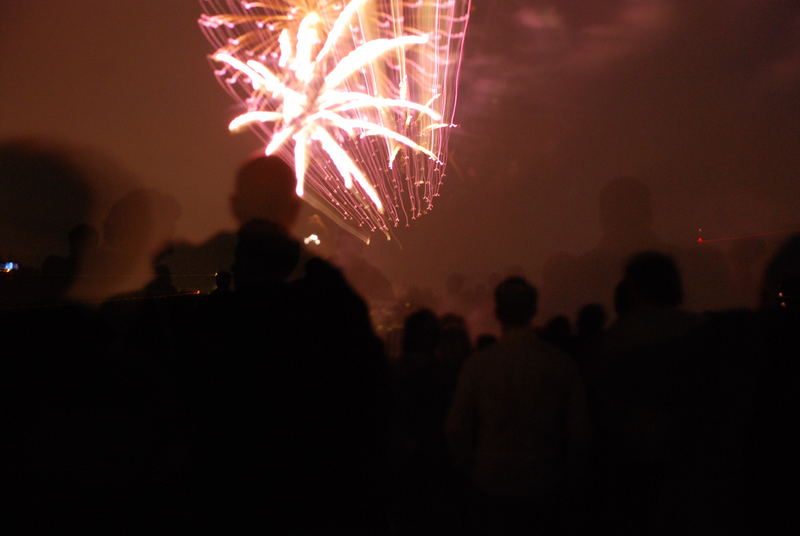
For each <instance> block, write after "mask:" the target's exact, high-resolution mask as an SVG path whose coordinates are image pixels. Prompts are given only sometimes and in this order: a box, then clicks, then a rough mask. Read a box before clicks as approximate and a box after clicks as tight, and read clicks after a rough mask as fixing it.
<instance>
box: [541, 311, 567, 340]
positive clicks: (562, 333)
mask: <svg viewBox="0 0 800 536" xmlns="http://www.w3.org/2000/svg"><path fill="white" fill-rule="evenodd" d="M542 332H543V334H544V335H545V336H546V338H547V339H548V340H550V341H552V342H559V343H560V342H564V341H566V340H567V339H569V338H570V337H571V336H572V325H571V324H570V322H569V318H567V317H566V316H564V315H558V316H554V317H553V318H551V319H550V320H548V321H547V323H546V324H545V325H544V328H543V329H542Z"/></svg>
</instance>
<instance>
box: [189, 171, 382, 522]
mask: <svg viewBox="0 0 800 536" xmlns="http://www.w3.org/2000/svg"><path fill="white" fill-rule="evenodd" d="M260 160H269V162H261V163H253V162H249V163H247V164H245V166H244V167H243V170H244V171H243V175H241V176H242V177H244V179H245V182H248V181H249V178H252V177H251V176H250V174H251V173H257V174H264V175H263V176H259V178H258V180H257V181H254V182H258V183H263V184H273V187H272V194H273V197H272V198H271V199H270V201H269V202H268V203H266V202H265V203H260V204H259V203H255V204H250V203H244V200H241V199H240V200H239V201H242V202H243V203H244V205H246V206H249V207H251V208H252V207H258V208H257V210H262V209H263V210H269V211H271V212H272V214H273V215H274V216H275V217H276V218H278V220H276V221H268V220H263V219H261V220H259V219H257V220H252V221H249V222H247V223H245V224H244V225H243V226H242V228H241V229H240V231H239V233H238V235H237V243H236V247H235V251H234V257H233V264H232V274H233V282H234V288H235V292H234V301H233V303H232V306H231V308H230V309H228V310H226V312H225V314H224V315H221V314H219V311H214V310H213V308H214V307H213V305H214V304H213V302H206V305H207V306H210V307H209V308H207V309H206V311H205V313H204V314H206V315H209V317H210V318H212V319H214V320H213V321H212V323H211V325H213V326H214V329H208V326H209V324H208V323H207V322H199V323H198V326H197V327H198V331H197V332H196V333H195V335H194V339H195V344H194V345H193V348H194V351H193V352H192V354H193V356H192V357H193V362H194V363H195V367H196V372H195V374H196V380H195V381H193V382H192V383H193V384H194V385H193V387H192V391H193V392H194V393H195V394H194V395H193V402H192V404H191V407H192V414H193V415H194V417H193V421H194V423H195V426H196V429H197V436H196V439H195V447H196V449H197V451H196V455H197V457H198V459H199V467H202V468H203V470H202V472H201V473H199V474H198V475H197V478H198V480H197V483H196V484H197V487H198V493H199V497H198V500H199V501H200V503H201V505H202V508H203V514H202V519H203V520H204V523H207V524H208V525H209V526H212V527H216V528H219V529H220V530H223V529H224V530H230V528H231V527H235V528H241V529H242V530H244V528H245V527H251V526H252V525H253V523H256V522H257V523H260V524H262V526H266V527H268V528H272V529H274V530H276V531H277V532H298V533H304V532H312V533H314V532H318V531H323V532H324V531H339V530H348V531H356V532H359V533H360V532H362V531H364V532H367V533H369V532H370V531H374V530H376V526H378V525H380V523H381V521H382V518H383V517H382V516H384V515H385V510H382V505H383V504H384V502H385V501H384V492H383V491H381V480H380V479H379V476H381V477H383V476H385V474H384V471H385V469H384V441H385V435H386V430H385V426H386V422H387V416H386V413H387V410H388V400H387V396H388V386H387V377H386V370H385V360H384V355H383V349H382V345H381V343H380V341H379V340H378V339H377V338H376V337H375V335H374V333H373V331H372V327H371V325H370V319H369V315H368V310H367V308H366V305H365V303H364V301H363V300H362V299H361V298H360V297H359V296H358V295H357V294H356V293H355V292H354V291H353V290H352V289H351V287H350V286H349V285H348V283H347V281H346V280H345V279H344V277H343V276H342V274H341V273H340V272H339V271H338V270H337V269H336V268H334V267H333V266H331V265H330V264H328V263H327V262H325V261H323V260H321V259H319V258H316V257H311V256H309V255H308V254H307V253H306V252H304V251H303V248H302V246H301V245H300V244H298V243H297V241H295V240H294V239H293V238H291V237H290V236H289V235H288V228H289V227H290V226H291V223H292V218H293V217H294V215H296V210H295V208H296V206H297V203H298V200H297V197H296V195H295V194H294V188H293V181H294V176H293V174H292V172H291V168H289V167H288V166H287V165H286V164H285V163H283V162H282V161H280V160H279V159H277V158H275V157H270V158H264V157H262V158H261V159H260ZM290 181H291V184H292V187H291V188H282V187H279V186H278V184H287V183H289V182H290ZM234 205H235V206H237V207H238V208H237V209H236V210H237V213H238V214H244V213H246V212H247V211H246V210H244V209H243V205H242V204H240V203H239V202H238V201H237V200H236V198H234ZM293 207H294V208H293ZM209 394H213V396H210V397H209V396H208V395H209ZM309 512H313V515H309Z"/></svg>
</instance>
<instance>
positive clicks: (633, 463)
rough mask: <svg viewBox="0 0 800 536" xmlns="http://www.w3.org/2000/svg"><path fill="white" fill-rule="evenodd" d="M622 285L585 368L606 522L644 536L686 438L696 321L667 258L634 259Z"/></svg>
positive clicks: (653, 255) (640, 256)
mask: <svg viewBox="0 0 800 536" xmlns="http://www.w3.org/2000/svg"><path fill="white" fill-rule="evenodd" d="M623 280H624V283H623V284H621V285H619V286H618V292H617V294H618V296H617V300H618V306H619V307H620V308H621V310H622V311H623V312H624V314H621V315H620V316H619V317H618V318H617V320H616V321H615V322H614V323H613V324H612V325H611V327H610V328H609V329H608V331H607V332H606V333H605V334H604V336H603V339H602V346H601V351H600V352H599V355H597V356H596V358H595V357H593V358H592V359H590V360H589V362H588V363H586V368H585V370H586V371H587V375H588V378H589V384H590V390H591V393H592V395H593V402H592V406H593V410H594V417H595V430H596V435H597V437H598V441H599V448H600V451H599V455H600V459H601V460H602V463H601V475H600V478H601V481H602V486H603V488H602V491H600V492H599V493H600V497H602V498H603V500H605V501H607V504H606V512H607V514H608V516H609V519H608V522H609V523H610V524H611V525H612V526H614V527H616V528H617V530H618V531H619V533H620V534H647V533H650V532H651V531H652V530H653V529H654V528H657V524H658V523H657V522H656V521H655V520H656V519H658V515H659V511H660V509H661V508H662V507H663V504H662V502H663V501H664V496H665V493H666V492H665V489H666V482H667V475H668V474H669V470H670V468H671V467H672V466H673V464H674V463H676V459H677V456H678V454H677V453H679V452H681V449H682V448H683V444H682V443H681V442H682V441H684V440H685V439H686V437H687V434H686V433H685V430H684V425H685V423H687V422H689V421H688V420H687V412H689V411H691V406H692V401H693V400H694V394H693V391H692V389H693V387H694V383H693V382H691V381H689V380H688V379H687V378H688V377H692V376H693V368H692V363H691V358H690V352H689V350H688V346H687V345H688V343H687V338H688V336H689V335H690V333H692V331H693V330H696V329H697V328H698V327H699V326H701V324H702V320H701V318H700V317H698V316H697V315H694V314H692V313H688V312H686V311H684V310H682V309H681V308H680V305H681V304H682V302H683V287H682V284H681V276H680V273H679V271H678V268H677V266H676V263H675V261H674V259H673V258H671V257H669V256H667V255H664V254H661V253H656V252H643V253H639V254H637V255H635V256H633V257H632V258H631V259H630V260H629V261H628V263H627V265H626V268H625V271H624V277H623Z"/></svg>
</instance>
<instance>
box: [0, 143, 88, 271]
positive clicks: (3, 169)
mask: <svg viewBox="0 0 800 536" xmlns="http://www.w3.org/2000/svg"><path fill="white" fill-rule="evenodd" d="M91 208H92V192H91V190H90V187H89V184H88V179H87V177H86V174H85V172H84V171H83V169H81V167H80V166H79V165H78V164H77V163H76V160H75V158H74V155H72V154H71V152H68V151H66V150H64V149H62V148H60V147H53V146H51V145H49V144H45V143H41V142H38V141H27V140H21V141H11V142H4V143H0V254H2V255H8V256H9V257H10V260H14V261H16V262H18V263H20V265H21V266H25V265H27V266H34V265H35V266H38V265H40V264H41V263H42V262H43V261H44V259H45V258H46V257H47V256H48V255H50V254H57V253H61V252H62V251H63V250H64V249H66V248H65V244H64V232H65V231H66V230H67V229H70V228H72V227H73V226H75V225H76V224H78V223H80V222H82V221H86V220H87V218H88V217H89V213H90V211H91Z"/></svg>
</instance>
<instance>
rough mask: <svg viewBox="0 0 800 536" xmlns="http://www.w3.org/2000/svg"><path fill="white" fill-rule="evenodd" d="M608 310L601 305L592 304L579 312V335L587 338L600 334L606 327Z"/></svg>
mask: <svg viewBox="0 0 800 536" xmlns="http://www.w3.org/2000/svg"><path fill="white" fill-rule="evenodd" d="M606 320H607V318H606V310H605V308H604V307H603V306H602V305H600V304H599V303H590V304H588V305H584V306H583V307H581V310H580V311H578V320H577V323H576V324H577V328H578V335H581V336H586V335H593V334H596V333H600V332H601V331H603V328H604V327H605V325H606Z"/></svg>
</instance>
